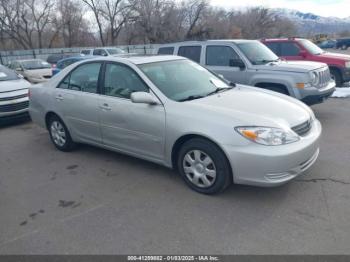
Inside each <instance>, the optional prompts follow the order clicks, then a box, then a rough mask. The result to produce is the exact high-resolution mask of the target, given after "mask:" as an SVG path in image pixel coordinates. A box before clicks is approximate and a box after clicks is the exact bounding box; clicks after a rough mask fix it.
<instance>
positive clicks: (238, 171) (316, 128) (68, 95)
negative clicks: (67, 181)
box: [29, 56, 321, 194]
mask: <svg viewBox="0 0 350 262" xmlns="http://www.w3.org/2000/svg"><path fill="white" fill-rule="evenodd" d="M30 93H31V97H30V101H31V102H30V107H29V110H30V115H31V117H32V119H33V121H34V122H35V123H37V124H39V125H40V126H42V127H44V128H47V129H48V131H49V134H50V137H51V140H52V142H53V144H54V145H55V146H56V147H57V149H59V150H61V151H70V150H72V149H73V148H74V147H75V145H76V143H88V144H91V145H95V146H99V147H103V148H106V149H109V150H114V151H117V152H121V153H125V154H129V155H131V156H135V157H139V158H142V159H146V160H150V161H153V162H156V163H158V164H162V165H165V166H167V167H172V168H174V169H177V170H178V171H179V172H180V174H181V176H182V177H183V179H184V180H185V182H186V183H187V184H188V185H189V186H190V187H191V188H192V189H194V190H196V191H198V192H201V193H206V194H212V193H217V192H220V191H222V190H224V189H225V188H226V187H227V186H228V185H230V184H231V183H232V182H234V183H238V184H248V185H258V186H276V185H281V184H283V183H286V182H287V181H289V180H291V179H293V178H295V177H297V176H298V175H300V174H301V173H303V172H304V171H306V170H307V169H308V168H309V167H311V166H312V165H313V163H314V162H315V161H316V159H317V156H318V153H319V138H320V134H321V125H320V122H319V121H318V120H317V119H316V118H315V116H314V114H313V112H312V110H311V109H310V108H309V107H308V106H306V105H305V104H304V103H302V102H300V101H298V100H296V99H294V98H291V97H288V96H286V95H283V94H279V93H277V92H271V91H268V90H261V89H258V88H254V87H248V86H243V85H237V86H235V85H233V84H231V85H230V84H229V83H228V82H225V81H224V80H222V79H221V78H219V77H217V76H216V75H215V74H213V73H211V72H210V71H208V70H207V69H205V68H203V67H202V66H200V65H198V64H197V63H194V62H192V61H190V60H188V59H185V58H183V57H177V56H148V57H137V56H131V57H129V58H117V57H108V58H100V59H93V60H88V61H82V62H78V63H76V64H73V65H72V66H71V67H70V70H64V72H63V71H62V72H61V73H60V74H58V75H57V76H56V77H55V78H52V79H51V81H50V82H47V83H44V84H41V85H35V86H32V87H31V89H30Z"/></svg>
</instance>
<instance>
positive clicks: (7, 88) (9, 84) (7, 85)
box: [0, 79, 30, 93]
mask: <svg viewBox="0 0 350 262" xmlns="http://www.w3.org/2000/svg"><path fill="white" fill-rule="evenodd" d="M29 87H30V83H29V82H28V81H26V80H24V79H18V80H10V81H0V93H2V92H11V91H16V90H21V89H27V88H29Z"/></svg>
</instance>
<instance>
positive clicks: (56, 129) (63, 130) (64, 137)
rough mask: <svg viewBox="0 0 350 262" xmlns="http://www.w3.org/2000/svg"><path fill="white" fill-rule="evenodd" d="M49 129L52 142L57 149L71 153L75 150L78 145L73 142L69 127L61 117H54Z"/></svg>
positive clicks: (50, 121)
mask: <svg viewBox="0 0 350 262" xmlns="http://www.w3.org/2000/svg"><path fill="white" fill-rule="evenodd" d="M48 127H49V133H50V138H51V141H52V142H53V144H54V145H55V147H56V148H57V149H59V150H61V151H64V152H69V151H72V150H73V149H74V148H75V146H76V144H75V143H74V142H73V140H72V138H71V136H70V134H69V131H68V129H67V127H66V126H65V124H64V123H63V121H62V120H61V119H60V118H59V117H57V116H52V117H51V118H50V120H49V125H48Z"/></svg>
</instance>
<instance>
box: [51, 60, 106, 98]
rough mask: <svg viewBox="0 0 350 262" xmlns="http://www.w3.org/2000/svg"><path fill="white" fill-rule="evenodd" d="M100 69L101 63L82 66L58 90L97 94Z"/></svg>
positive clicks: (66, 78) (67, 77)
mask: <svg viewBox="0 0 350 262" xmlns="http://www.w3.org/2000/svg"><path fill="white" fill-rule="evenodd" d="M100 68H101V63H89V64H84V65H81V66H79V67H78V68H76V69H75V70H74V71H73V72H71V73H70V74H69V75H68V76H66V77H65V79H64V80H63V81H62V82H61V83H60V85H59V86H58V87H57V88H62V89H71V90H75V91H82V92H87V93H97V86H98V76H99V73H100Z"/></svg>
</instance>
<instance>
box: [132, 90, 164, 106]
mask: <svg viewBox="0 0 350 262" xmlns="http://www.w3.org/2000/svg"><path fill="white" fill-rule="evenodd" d="M131 101H132V102H133V103H139V104H149V105H158V104H159V101H158V100H157V99H156V98H154V97H153V96H152V95H151V94H150V93H147V92H134V93H132V94H131Z"/></svg>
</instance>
